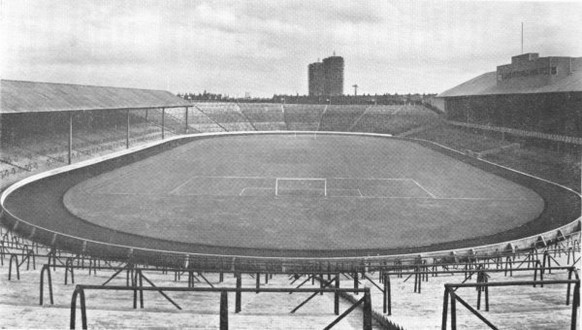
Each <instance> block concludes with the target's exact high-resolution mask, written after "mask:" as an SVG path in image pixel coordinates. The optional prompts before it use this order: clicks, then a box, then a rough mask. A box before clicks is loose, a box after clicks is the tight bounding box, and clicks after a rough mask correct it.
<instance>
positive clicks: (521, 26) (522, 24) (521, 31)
mask: <svg viewBox="0 0 582 330" xmlns="http://www.w3.org/2000/svg"><path fill="white" fill-rule="evenodd" d="M521 53H522V54H523V22H521Z"/></svg>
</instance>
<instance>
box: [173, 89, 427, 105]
mask: <svg viewBox="0 0 582 330" xmlns="http://www.w3.org/2000/svg"><path fill="white" fill-rule="evenodd" d="M435 96H436V94H418V93H416V94H410V93H409V94H398V93H395V94H374V95H372V94H363V95H341V96H308V95H298V94H296V95H287V94H275V95H273V96H272V97H270V98H249V97H245V98H242V97H239V98H236V97H229V96H228V95H223V94H215V93H209V92H207V91H204V92H203V93H198V94H196V93H184V94H178V97H181V98H184V99H185V100H189V101H205V102H241V103H242V102H244V103H289V104H295V103H299V104H370V105H372V104H381V105H390V104H425V103H426V102H427V100H428V99H430V98H432V97H435Z"/></svg>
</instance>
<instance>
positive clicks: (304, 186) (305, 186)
mask: <svg viewBox="0 0 582 330" xmlns="http://www.w3.org/2000/svg"><path fill="white" fill-rule="evenodd" d="M275 196H302V197H325V196H327V179H324V178H277V180H276V181H275Z"/></svg>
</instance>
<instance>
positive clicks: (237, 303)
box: [234, 273, 242, 313]
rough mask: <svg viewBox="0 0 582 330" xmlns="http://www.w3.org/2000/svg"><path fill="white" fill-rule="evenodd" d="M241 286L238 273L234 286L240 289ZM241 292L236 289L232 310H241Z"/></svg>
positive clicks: (240, 277)
mask: <svg viewBox="0 0 582 330" xmlns="http://www.w3.org/2000/svg"><path fill="white" fill-rule="evenodd" d="M241 286H242V276H241V274H240V273H237V274H236V288H237V289H240V288H241ZM241 295H242V293H241V292H240V291H239V290H237V291H236V293H235V307H234V312H235V313H238V312H240V311H241V299H242V297H241Z"/></svg>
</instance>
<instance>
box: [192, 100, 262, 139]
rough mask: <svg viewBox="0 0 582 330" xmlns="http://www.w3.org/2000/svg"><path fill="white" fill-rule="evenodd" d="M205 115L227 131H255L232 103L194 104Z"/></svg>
mask: <svg viewBox="0 0 582 330" xmlns="http://www.w3.org/2000/svg"><path fill="white" fill-rule="evenodd" d="M195 106H196V108H198V109H199V110H200V111H201V112H203V113H204V114H205V115H207V116H208V117H210V118H211V119H212V120H213V121H215V122H216V123H217V124H219V125H220V126H221V127H223V128H224V129H225V130H227V131H229V132H230V131H233V132H234V131H256V129H255V128H254V127H253V125H252V124H251V123H250V122H249V121H248V119H246V118H245V116H244V115H243V113H242V112H241V111H240V109H239V107H238V105H236V104H234V103H196V105H195Z"/></svg>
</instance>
